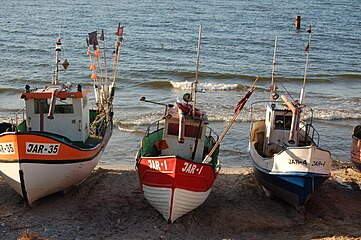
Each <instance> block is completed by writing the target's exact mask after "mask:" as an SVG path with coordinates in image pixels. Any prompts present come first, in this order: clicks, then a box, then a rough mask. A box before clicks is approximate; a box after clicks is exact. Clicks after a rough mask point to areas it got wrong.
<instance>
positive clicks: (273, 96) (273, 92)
mask: <svg viewBox="0 0 361 240" xmlns="http://www.w3.org/2000/svg"><path fill="white" fill-rule="evenodd" d="M277 40H278V37H277V36H276V39H275V48H274V52H273V63H272V79H271V91H270V92H271V93H270V99H271V102H272V101H275V100H277V98H278V94H277V93H276V84H275V71H276V52H277Z"/></svg>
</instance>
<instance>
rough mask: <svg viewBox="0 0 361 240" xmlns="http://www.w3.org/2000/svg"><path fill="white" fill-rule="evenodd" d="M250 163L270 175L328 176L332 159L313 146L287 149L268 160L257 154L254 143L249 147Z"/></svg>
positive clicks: (326, 153) (329, 155) (324, 151)
mask: <svg viewBox="0 0 361 240" xmlns="http://www.w3.org/2000/svg"><path fill="white" fill-rule="evenodd" d="M249 153H250V155H251V158H252V161H253V162H254V163H256V164H257V165H258V166H259V167H261V168H263V169H267V170H268V171H270V172H271V173H297V172H298V173H316V174H321V175H330V171H331V166H332V158H331V154H330V152H329V151H326V150H322V149H320V148H318V147H316V146H315V145H311V146H305V147H289V148H286V149H285V150H284V151H281V152H280V153H278V154H275V155H273V156H272V157H270V158H263V157H262V156H260V155H259V154H258V152H257V151H256V149H255V147H254V143H250V145H249Z"/></svg>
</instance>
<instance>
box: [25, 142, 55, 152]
mask: <svg viewBox="0 0 361 240" xmlns="http://www.w3.org/2000/svg"><path fill="white" fill-rule="evenodd" d="M59 148H60V144H50V143H34V142H26V153H27V154H38V155H58V152H59Z"/></svg>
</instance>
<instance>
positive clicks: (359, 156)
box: [351, 136, 361, 171]
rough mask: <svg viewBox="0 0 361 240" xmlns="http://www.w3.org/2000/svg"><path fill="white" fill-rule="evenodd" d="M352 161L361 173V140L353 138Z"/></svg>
mask: <svg viewBox="0 0 361 240" xmlns="http://www.w3.org/2000/svg"><path fill="white" fill-rule="evenodd" d="M351 161H352V163H353V164H354V165H355V167H357V169H359V170H360V171H361V139H359V138H357V137H355V136H352V145H351Z"/></svg>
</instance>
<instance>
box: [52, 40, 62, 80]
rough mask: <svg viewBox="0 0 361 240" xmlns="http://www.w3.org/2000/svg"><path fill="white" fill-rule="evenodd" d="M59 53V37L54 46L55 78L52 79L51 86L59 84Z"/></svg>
mask: <svg viewBox="0 0 361 240" xmlns="http://www.w3.org/2000/svg"><path fill="white" fill-rule="evenodd" d="M60 51H61V39H60V36H59V38H58V41H57V42H56V46H55V53H56V54H55V61H56V63H55V73H54V74H55V76H54V78H53V81H52V84H54V85H55V84H58V83H59V62H60Z"/></svg>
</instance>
